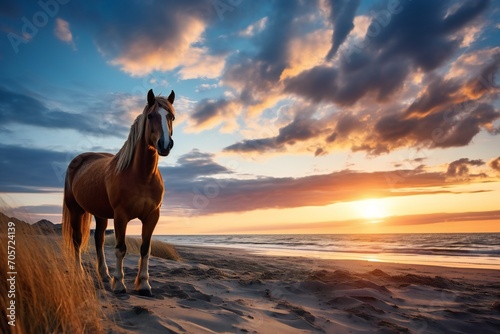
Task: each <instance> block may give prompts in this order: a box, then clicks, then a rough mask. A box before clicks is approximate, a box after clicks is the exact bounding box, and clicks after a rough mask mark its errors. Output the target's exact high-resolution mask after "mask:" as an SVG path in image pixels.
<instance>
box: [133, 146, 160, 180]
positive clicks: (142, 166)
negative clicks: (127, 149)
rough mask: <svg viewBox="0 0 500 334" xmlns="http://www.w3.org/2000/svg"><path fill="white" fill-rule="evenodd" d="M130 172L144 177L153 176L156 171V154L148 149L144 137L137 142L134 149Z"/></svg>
mask: <svg viewBox="0 0 500 334" xmlns="http://www.w3.org/2000/svg"><path fill="white" fill-rule="evenodd" d="M134 150H135V151H134V157H133V159H132V163H131V165H132V171H133V172H134V173H136V174H138V175H142V176H145V177H149V176H153V175H155V174H156V172H157V171H158V153H157V152H156V150H154V149H150V148H149V146H148V145H147V144H146V141H145V140H144V137H143V138H141V140H139V142H138V143H137V145H136V146H135V149H134Z"/></svg>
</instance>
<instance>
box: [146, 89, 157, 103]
mask: <svg viewBox="0 0 500 334" xmlns="http://www.w3.org/2000/svg"><path fill="white" fill-rule="evenodd" d="M155 101H156V99H155V93H153V90H152V89H150V90H149V92H148V105H149V106H152V105H154V104H155Z"/></svg>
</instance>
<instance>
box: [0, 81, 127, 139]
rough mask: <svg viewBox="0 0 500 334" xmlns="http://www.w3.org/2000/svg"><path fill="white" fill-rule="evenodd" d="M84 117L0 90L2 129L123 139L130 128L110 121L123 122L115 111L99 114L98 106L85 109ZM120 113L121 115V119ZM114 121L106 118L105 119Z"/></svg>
mask: <svg viewBox="0 0 500 334" xmlns="http://www.w3.org/2000/svg"><path fill="white" fill-rule="evenodd" d="M86 107H87V110H85V111H89V112H87V113H85V114H80V113H73V112H66V111H62V110H58V109H54V108H50V107H48V106H47V105H46V104H45V103H44V102H42V101H41V100H39V99H38V98H37V97H35V96H31V95H28V94H25V93H17V92H12V91H9V90H7V89H4V88H2V87H0V122H1V123H2V125H8V124H13V123H17V124H27V125H32V126H37V127H43V128H49V129H72V130H76V131H79V132H81V133H83V134H94V135H114V136H119V135H123V133H124V131H126V129H128V125H124V124H117V122H115V121H112V122H111V118H116V119H117V120H118V121H121V120H123V119H124V118H125V116H126V115H124V114H123V111H121V110H118V111H117V110H114V111H112V112H110V113H109V114H108V115H104V112H102V113H100V112H99V110H106V112H108V111H107V109H105V108H104V109H100V108H93V107H96V106H91V105H88V106H86ZM120 112H121V115H120ZM104 116H106V117H108V116H109V117H111V118H106V117H104Z"/></svg>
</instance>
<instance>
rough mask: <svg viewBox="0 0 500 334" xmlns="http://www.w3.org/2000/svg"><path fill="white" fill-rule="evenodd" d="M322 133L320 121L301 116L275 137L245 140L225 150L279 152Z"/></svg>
mask: <svg viewBox="0 0 500 334" xmlns="http://www.w3.org/2000/svg"><path fill="white" fill-rule="evenodd" d="M320 133H321V124H320V122H319V121H318V120H315V119H313V118H310V117H307V116H302V115H300V114H299V115H297V116H296V117H295V119H294V120H293V121H292V122H291V123H289V124H287V125H286V126H284V127H282V128H281V129H279V133H278V135H277V136H275V137H270V138H262V139H252V140H243V141H241V142H239V143H236V144H233V145H230V146H228V147H226V148H224V151H225V152H240V153H244V152H265V151H279V150H281V149H283V148H284V147H285V146H286V145H295V143H297V142H303V141H306V140H308V139H311V138H315V137H316V136H318V135H319V134H320Z"/></svg>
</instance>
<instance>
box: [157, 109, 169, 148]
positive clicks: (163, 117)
mask: <svg viewBox="0 0 500 334" xmlns="http://www.w3.org/2000/svg"><path fill="white" fill-rule="evenodd" d="M158 112H159V113H160V115H161V127H162V129H163V146H164V147H162V148H163V149H166V148H167V147H168V145H169V144H170V129H169V128H168V122H167V115H168V111H166V110H165V109H163V108H160V109H159V110H158Z"/></svg>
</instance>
